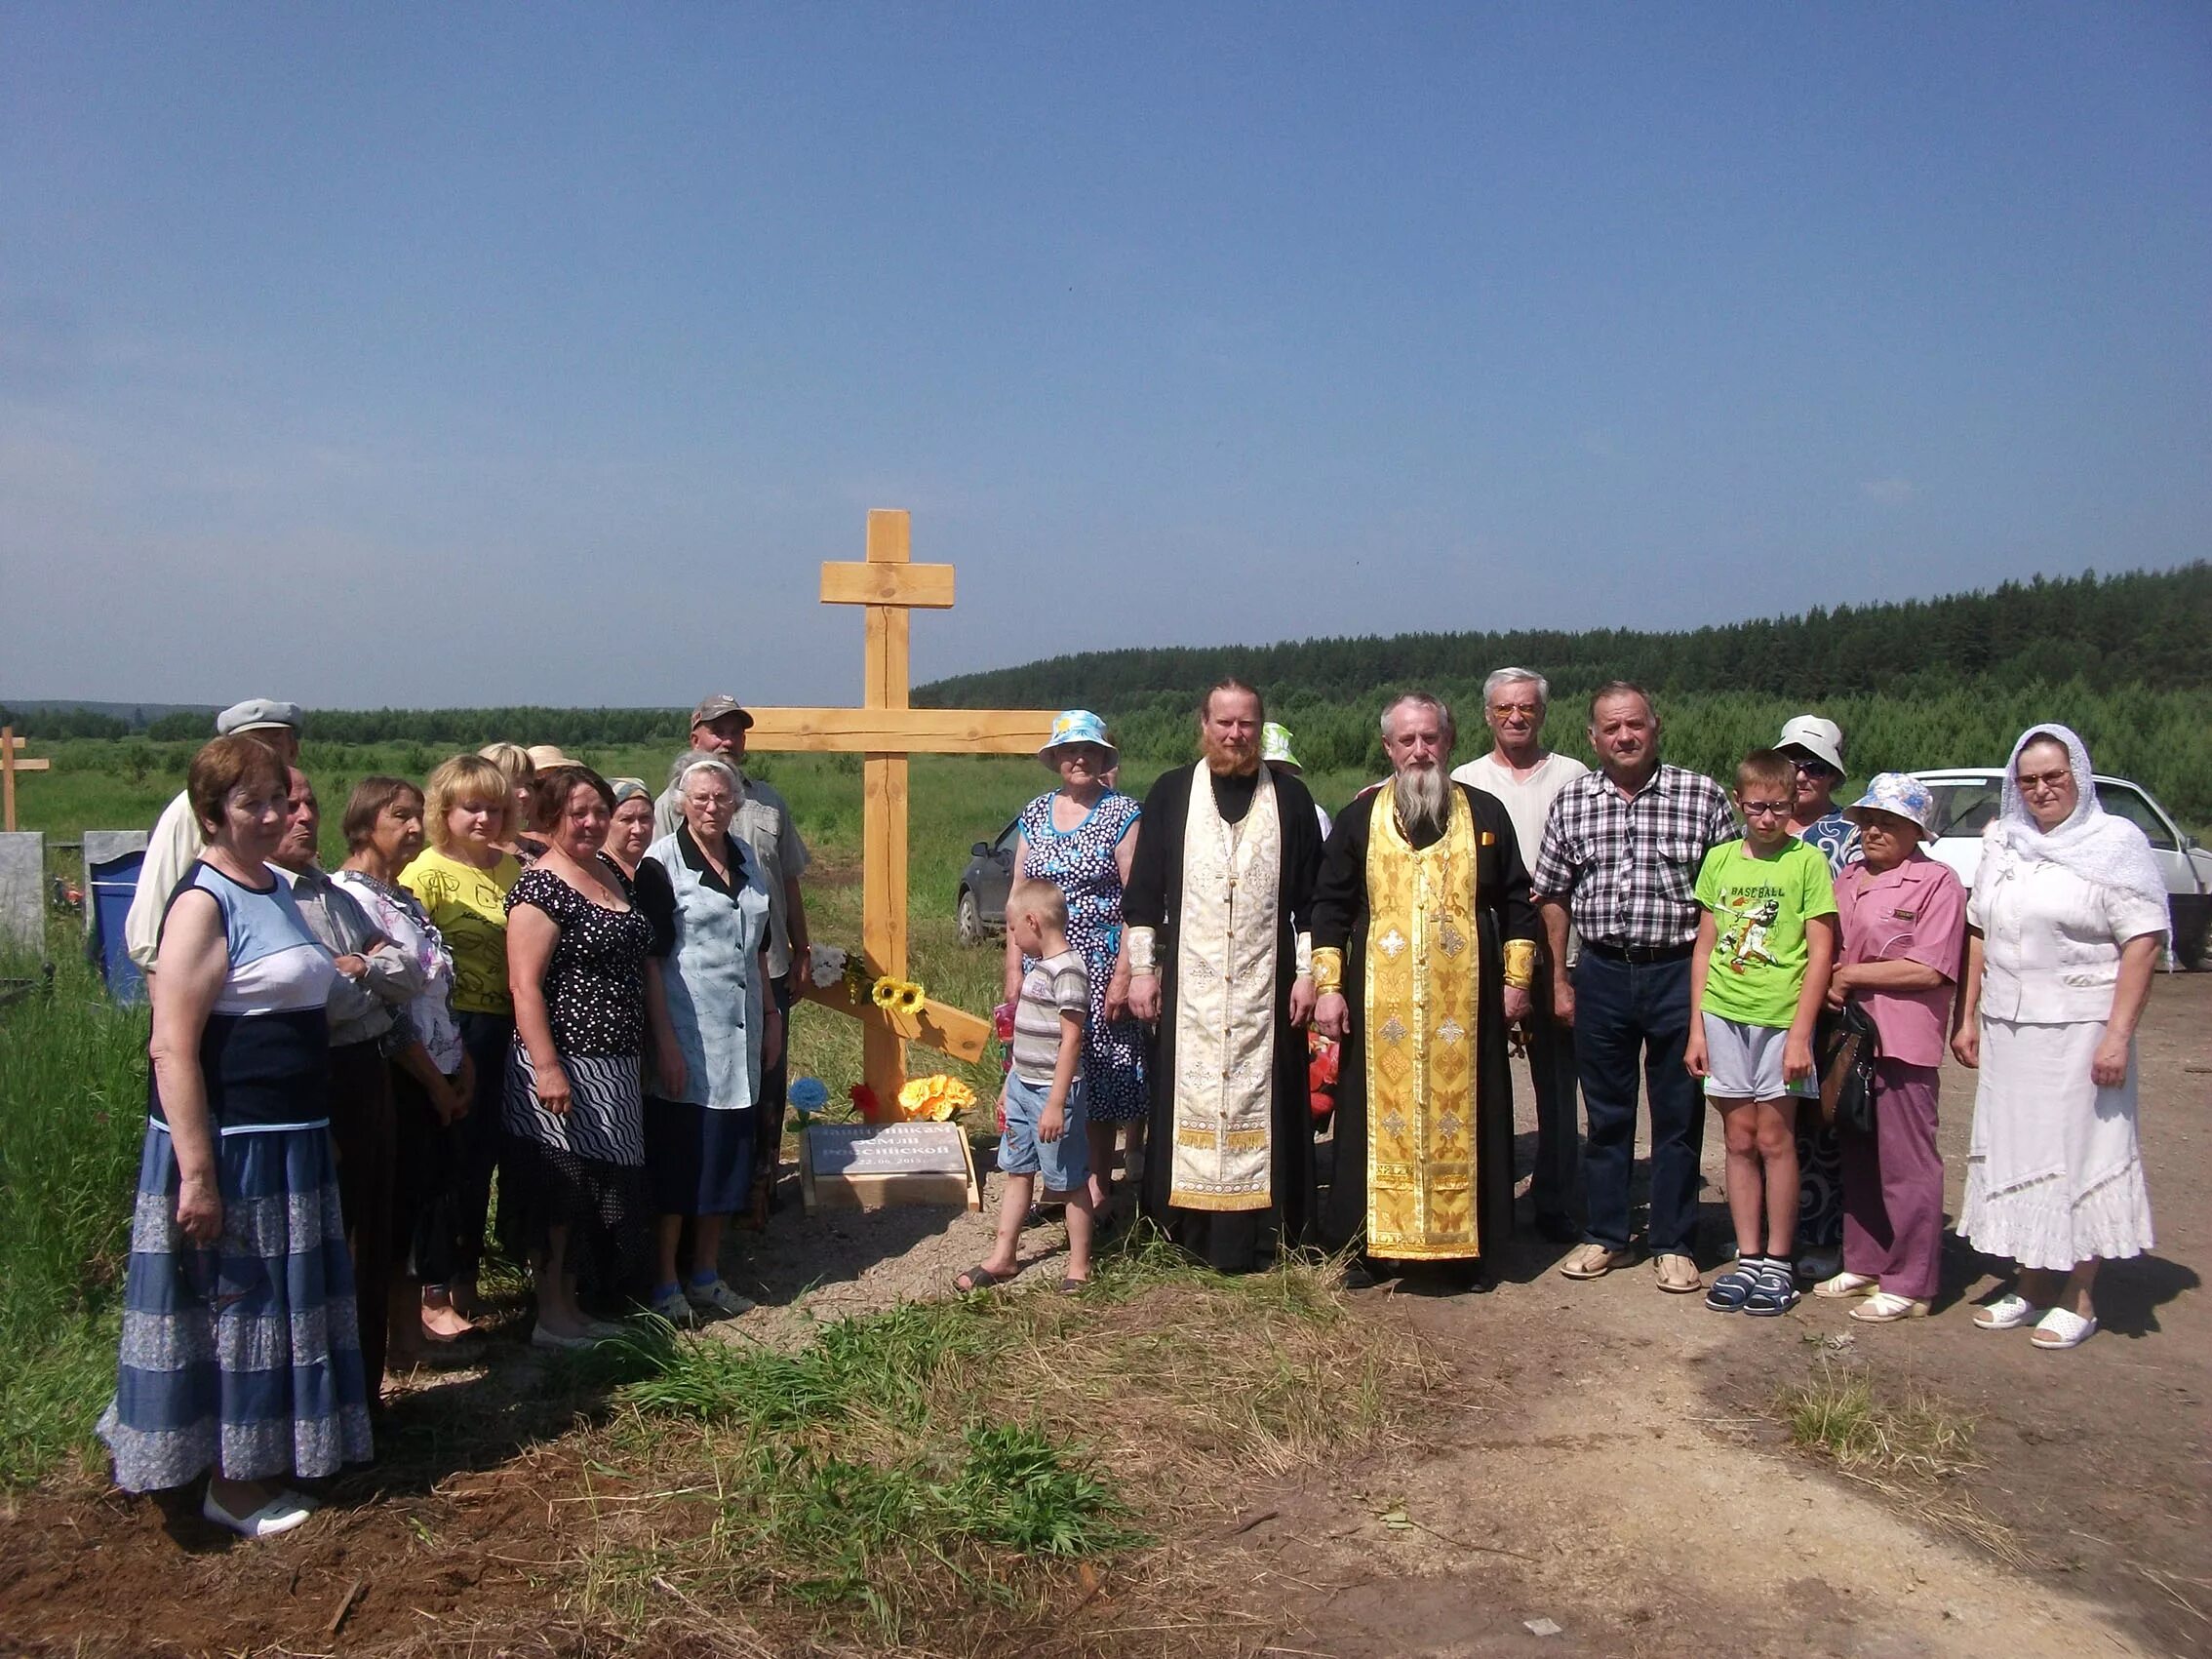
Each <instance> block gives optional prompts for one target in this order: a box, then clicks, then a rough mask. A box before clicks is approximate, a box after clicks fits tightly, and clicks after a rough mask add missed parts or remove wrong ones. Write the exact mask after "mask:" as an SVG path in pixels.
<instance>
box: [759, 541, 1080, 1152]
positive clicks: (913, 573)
mask: <svg viewBox="0 0 2212 1659" xmlns="http://www.w3.org/2000/svg"><path fill="white" fill-rule="evenodd" d="M909 540H910V527H909V521H908V517H907V515H906V514H905V513H904V512H902V511H896V510H887V509H883V508H877V509H873V510H871V511H870V512H869V514H868V557H867V559H866V561H865V562H864V563H860V564H832V563H825V564H824V565H823V566H822V603H823V604H824V605H861V606H865V607H866V608H867V652H866V655H865V657H864V659H863V662H864V669H863V672H864V675H865V679H864V683H863V687H862V695H861V698H860V706H859V707H858V708H749V709H748V711H747V712H749V713H750V714H751V715H752V717H753V726H752V730H751V731H747V732H746V733H745V744H746V747H747V748H748V749H758V750H761V751H764V752H778V751H780V752H795V751H807V752H811V753H817V754H820V753H830V754H852V753H858V754H860V755H861V756H862V757H863V759H862V761H861V764H860V776H861V791H862V793H861V829H860V844H861V846H860V880H861V889H860V912H861V924H860V948H861V954H862V956H863V957H864V958H865V959H866V967H867V969H868V974H869V977H870V979H871V980H873V979H875V978H877V977H880V976H883V975H889V977H891V978H893V979H904V978H905V977H906V771H907V757H908V756H909V755H916V754H934V755H1027V754H1034V753H1036V752H1037V750H1038V749H1039V748H1041V747H1042V746H1043V745H1044V743H1045V740H1046V739H1047V737H1049V736H1051V734H1052V721H1053V718H1054V711H1052V710H1050V709H965V708H962V709H933V708H930V709H918V708H912V707H909V706H908V698H909V693H910V691H911V683H910V680H909V676H908V667H907V623H908V617H907V612H909V611H911V610H917V609H919V610H927V611H946V610H950V609H951V607H952V602H953V568H952V566H950V565H916V564H912V563H910V562H909V560H908V557H907V554H908V548H909ZM804 977H805V976H804V974H802V978H804ZM804 994H805V995H806V997H807V998H808V999H809V1000H810V1001H811V1002H815V1003H819V1004H820V1005H821V1006H822V1007H829V1008H835V1009H837V1010H838V1011H839V1012H841V1013H848V1014H851V1015H853V1016H854V1017H855V1018H857V1019H858V1020H859V1021H860V1022H861V1026H862V1033H861V1051H862V1056H863V1071H864V1075H865V1077H866V1080H867V1084H868V1086H869V1088H870V1089H871V1090H873V1091H874V1093H875V1096H876V1099H877V1101H878V1103H879V1104H881V1105H882V1106H884V1107H886V1108H890V1107H894V1106H896V1104H897V1102H898V1091H899V1089H900V1088H901V1087H903V1086H905V1082H906V1045H907V1044H908V1043H909V1042H915V1043H922V1044H926V1045H928V1047H932V1048H939V1049H942V1050H943V1051H945V1052H946V1053H949V1054H955V1055H958V1056H959V1057H960V1058H962V1059H965V1060H975V1059H980V1058H982V1056H983V1051H984V1047H985V1045H986V1044H988V1043H989V1041H990V1039H991V1024H990V1022H989V1021H988V1020H985V1019H979V1018H977V1017H976V1016H975V1015H974V1014H971V1013H968V1012H967V1011H966V1010H965V1009H962V1008H956V1007H950V1006H949V1005H947V1004H944V1003H939V1002H936V1001H934V1000H932V1001H930V1002H929V1003H928V1004H927V1005H925V1007H923V1009H922V1010H921V1012H920V1013H917V1014H899V1013H893V1012H887V1011H886V1010H884V1009H882V1008H879V1007H875V1005H874V1004H872V1003H870V1002H868V1001H867V1000H866V999H865V996H863V997H862V998H861V999H858V1000H855V999H854V998H853V997H852V996H851V995H850V994H849V992H848V991H847V990H846V988H845V986H844V984H843V983H842V982H839V983H836V984H832V985H830V986H828V987H826V988H825V987H818V986H815V985H813V984H812V983H811V982H809V983H808V985H807V987H806V990H805V992H804Z"/></svg>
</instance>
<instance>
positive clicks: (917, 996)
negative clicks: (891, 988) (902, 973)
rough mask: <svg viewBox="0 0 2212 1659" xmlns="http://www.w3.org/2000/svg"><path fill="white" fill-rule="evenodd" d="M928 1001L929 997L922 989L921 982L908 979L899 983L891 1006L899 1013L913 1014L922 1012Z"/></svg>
mask: <svg viewBox="0 0 2212 1659" xmlns="http://www.w3.org/2000/svg"><path fill="white" fill-rule="evenodd" d="M928 1000H929V995H928V992H927V991H925V990H923V989H922V982H921V981H920V980H919V979H908V980H903V981H901V982H900V984H899V987H898V992H897V995H896V996H895V997H894V998H893V999H892V1006H893V1007H896V1008H897V1009H898V1011H899V1012H900V1013H906V1014H915V1013H920V1012H921V1011H922V1007H923V1005H924V1004H925V1003H927V1002H928Z"/></svg>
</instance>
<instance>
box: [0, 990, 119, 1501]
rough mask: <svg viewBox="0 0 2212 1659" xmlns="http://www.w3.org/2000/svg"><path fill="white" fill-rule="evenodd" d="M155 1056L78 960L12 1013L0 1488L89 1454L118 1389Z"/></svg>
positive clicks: (0, 1112) (6, 1019)
mask: <svg viewBox="0 0 2212 1659" xmlns="http://www.w3.org/2000/svg"><path fill="white" fill-rule="evenodd" d="M6 971H20V968H18V969H13V970H10V969H4V968H0V972H6ZM145 1047H146V1019H145V1014H144V1012H143V1010H133V1011H125V1010H122V1009H118V1008H116V1007H114V1006H113V1005H111V1004H110V1003H108V1002H107V1000H106V997H105V994H104V992H103V991H102V990H101V988H100V986H99V981H98V980H97V979H96V978H95V977H94V976H93V975H92V973H91V972H90V970H88V969H87V968H85V967H84V966H83V964H82V963H81V962H78V961H76V960H75V959H73V958H63V959H62V960H59V961H58V963H57V965H56V975H55V981H54V988H53V992H52V994H51V996H49V995H45V994H41V993H34V994H32V995H31V996H29V997H27V998H24V999H23V1000H21V1001H20V1002H17V1003H15V1004H14V1005H12V1006H11V1007H7V1008H5V1009H0V1216H5V1218H6V1220H5V1224H4V1225H0V1484H14V1483H20V1482H22V1481H32V1480H36V1479H38V1478H39V1477H40V1476H42V1475H44V1474H45V1473H47V1472H48V1471H49V1470H52V1469H54V1468H56V1467H57V1466H58V1465H60V1464H62V1463H63V1462H65V1461H66V1460H67V1459H69V1458H70V1457H71V1456H72V1455H74V1454H76V1453H79V1452H85V1451H89V1450H90V1449H91V1447H92V1445H93V1442H92V1435H91V1430H92V1423H93V1419H94V1418H95V1417H96V1416H97V1415H98V1413H99V1408H100V1406H101V1405H102V1404H103V1403H104V1402H106V1400H107V1398H108V1396H109V1395H110V1394H112V1393H113V1392H114V1385H115V1342H116V1334H117V1331H118V1328H119V1325H120V1319H121V1315H120V1308H121V1303H122V1290H123V1271H124V1267H125V1264H126V1262H127V1261H128V1259H129V1250H130V1226H131V1208H132V1196H131V1195H132V1191H133V1188H134V1186H135V1184H136V1181H137V1177H138V1150H139V1146H140V1144H141V1142H142V1140H143V1137H144V1133H145V1067H146V1061H145Z"/></svg>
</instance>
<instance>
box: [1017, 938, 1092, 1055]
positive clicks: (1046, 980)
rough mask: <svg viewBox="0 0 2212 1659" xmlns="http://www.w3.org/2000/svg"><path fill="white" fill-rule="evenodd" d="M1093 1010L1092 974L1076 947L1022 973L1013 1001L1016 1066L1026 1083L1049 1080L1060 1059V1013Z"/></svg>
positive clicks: (1079, 1012)
mask: <svg viewBox="0 0 2212 1659" xmlns="http://www.w3.org/2000/svg"><path fill="white" fill-rule="evenodd" d="M1089 1012H1090V976H1089V974H1088V973H1087V972H1086V970H1085V968H1084V966H1083V958H1082V957H1081V956H1080V955H1078V954H1077V953H1076V952H1075V951H1073V950H1064V951H1062V952H1061V953H1060V954H1059V955H1058V956H1048V957H1045V958H1043V959H1041V960H1039V961H1037V962H1034V963H1032V964H1031V965H1030V968H1029V971H1028V972H1027V973H1024V974H1023V975H1022V976H1021V1000H1020V1001H1019V1002H1018V1003H1016V1004H1015V1005H1014V1038H1013V1069H1014V1072H1015V1075H1017V1076H1018V1077H1019V1078H1020V1079H1021V1081H1022V1082H1024V1083H1034V1084H1040V1085H1042V1084H1049V1083H1050V1082H1051V1081H1052V1073H1053V1072H1054V1070H1055V1069H1057V1067H1058V1066H1059V1063H1060V1016H1061V1015H1062V1014H1063V1013H1072V1014H1074V1015H1076V1016H1077V1017H1078V1018H1079V1019H1080V1018H1082V1017H1084V1016H1086V1015H1087V1014H1088V1013H1089Z"/></svg>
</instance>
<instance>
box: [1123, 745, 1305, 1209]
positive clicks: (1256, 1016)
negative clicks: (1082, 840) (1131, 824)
mask: <svg viewBox="0 0 2212 1659" xmlns="http://www.w3.org/2000/svg"><path fill="white" fill-rule="evenodd" d="M1282 888H1283V825H1282V820H1281V819H1280V818H1279V817H1278V815H1277V812H1276V801H1275V780H1274V778H1273V776H1272V775H1271V774H1270V773H1269V771H1268V769H1267V768H1266V767H1265V766H1262V767H1261V768H1260V773H1259V784H1258V787H1257V788H1255V789H1254V790H1253V792H1252V805H1251V810H1249V811H1247V812H1246V813H1245V814H1244V822H1243V823H1242V824H1241V825H1237V826H1235V827H1234V828H1233V827H1232V826H1231V825H1229V824H1227V823H1224V822H1223V821H1222V818H1221V810H1220V809H1219V807H1217V806H1216V805H1215V803H1214V799H1213V776H1212V774H1211V773H1210V772H1208V771H1207V770H1206V769H1205V766H1204V765H1203V764H1202V765H1201V766H1199V767H1198V768H1196V769H1195V770H1193V771H1192V773H1191V810H1190V818H1189V820H1188V822H1187V823H1186V824H1185V826H1184V830H1183V904H1182V914H1181V916H1180V917H1178V918H1177V921H1176V927H1175V1077H1174V1091H1175V1094H1174V1100H1175V1125H1174V1126H1175V1137H1174V1138H1175V1144H1174V1149H1173V1157H1174V1163H1173V1165H1172V1166H1171V1169H1170V1172H1169V1173H1170V1179H1169V1182H1168V1193H1167V1202H1168V1204H1169V1205H1173V1206H1174V1207H1176V1208H1179V1209H1265V1208H1267V1207H1268V1206H1269V1205H1270V1204H1272V1203H1273V1202H1274V1194H1273V1191H1272V1187H1273V1182H1272V1178H1271V1177H1272V1170H1273V1165H1274V1160H1273V1157H1272V1153H1273V1150H1274V1136H1273V1132H1272V1123H1273V1112H1274V1104H1275V961H1276V934H1277V928H1278V926H1279V925H1280V923H1281V915H1280V906H1281V900H1282ZM1158 1155H1159V1154H1158V1153H1157V1151H1156V1152H1155V1154H1154V1156H1155V1157H1157V1156H1158Z"/></svg>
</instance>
